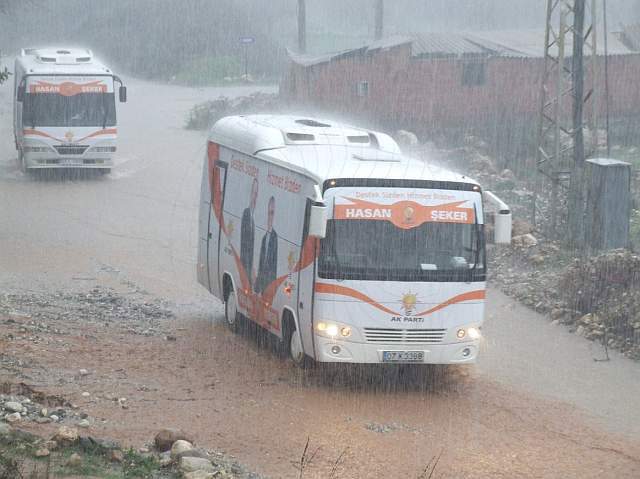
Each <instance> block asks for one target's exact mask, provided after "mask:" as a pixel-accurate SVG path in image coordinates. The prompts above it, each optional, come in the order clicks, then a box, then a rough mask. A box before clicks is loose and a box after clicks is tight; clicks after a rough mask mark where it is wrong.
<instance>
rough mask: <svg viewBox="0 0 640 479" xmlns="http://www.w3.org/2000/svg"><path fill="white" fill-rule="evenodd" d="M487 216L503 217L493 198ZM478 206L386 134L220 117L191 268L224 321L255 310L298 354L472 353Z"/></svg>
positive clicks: (465, 184)
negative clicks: (493, 211)
mask: <svg viewBox="0 0 640 479" xmlns="http://www.w3.org/2000/svg"><path fill="white" fill-rule="evenodd" d="M492 198H495V197H492ZM498 214H501V215H502V217H503V218H501V221H500V222H496V225H497V227H498V228H500V229H503V228H504V227H505V226H506V225H508V228H510V213H509V211H508V209H507V207H506V205H504V204H501V206H500V211H499V212H498ZM484 216H485V215H484V213H483V195H482V191H481V188H480V186H479V185H478V184H477V183H476V182H475V181H473V180H472V179H470V178H467V177H465V176H463V175H460V174H456V173H453V172H450V171H446V170H442V169H439V168H436V167H434V166H431V165H429V164H428V163H426V162H424V161H419V160H414V159H410V158H408V157H405V156H403V155H402V153H401V151H400V149H399V148H398V146H397V144H396V143H395V141H394V140H393V139H392V138H391V137H390V136H388V135H386V134H383V133H379V132H375V131H367V130H363V129H359V128H354V127H350V126H345V125H341V124H336V123H334V122H329V121H319V120H315V119H309V118H300V117H295V116H267V115H255V116H235V117H227V118H223V119H221V120H219V121H218V122H217V123H216V124H215V125H214V126H213V128H212V130H211V132H210V135H209V138H208V141H207V153H206V158H205V162H204V170H203V176H202V190H201V203H200V219H199V222H200V223H199V226H200V229H199V231H200V233H199V248H198V280H199V282H200V283H201V284H202V285H204V287H206V288H207V289H208V290H209V291H210V292H211V293H213V294H214V295H215V296H217V297H218V298H220V299H221V300H222V301H224V304H225V320H226V322H227V324H228V325H229V326H230V327H231V329H232V330H237V328H238V324H239V322H241V321H246V320H249V321H254V322H256V323H257V324H258V325H260V326H261V327H263V328H265V329H266V330H268V331H269V332H271V333H273V334H274V335H276V336H277V337H278V338H280V340H281V344H282V345H283V347H284V348H285V349H286V350H287V351H288V352H289V354H290V356H291V358H292V359H293V361H294V362H296V363H298V364H304V363H307V362H310V361H311V360H315V361H319V362H347V363H439V364H454V363H472V362H474V361H475V360H476V357H477V354H478V347H479V344H480V341H481V326H482V322H483V317H484V303H485V278H486V274H487V266H486V259H485V232H484V229H485V228H484V223H485V222H484ZM505 218H506V219H507V221H504V220H505ZM504 236H505V235H504V232H503V231H500V232H498V234H496V237H504ZM507 236H509V240H510V234H509V235H507Z"/></svg>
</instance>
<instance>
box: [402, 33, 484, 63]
mask: <svg viewBox="0 0 640 479" xmlns="http://www.w3.org/2000/svg"><path fill="white" fill-rule="evenodd" d="M491 53H492V52H491V51H489V50H487V49H486V48H483V47H481V46H479V45H476V44H474V43H472V42H470V41H469V40H468V39H466V38H465V37H464V36H463V35H460V34H456V33H423V34H421V35H415V36H414V41H413V43H412V45H411V54H412V55H413V56H415V57H426V56H428V57H451V56H467V55H468V56H482V55H484V56H486V55H489V54H491Z"/></svg>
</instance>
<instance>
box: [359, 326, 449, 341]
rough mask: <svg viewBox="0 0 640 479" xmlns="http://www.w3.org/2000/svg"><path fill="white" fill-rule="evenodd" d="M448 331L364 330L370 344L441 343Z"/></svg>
mask: <svg viewBox="0 0 640 479" xmlns="http://www.w3.org/2000/svg"><path fill="white" fill-rule="evenodd" d="M446 332H447V330H446V329H388V328H364V337H365V339H366V340H367V342H368V343H416V344H426V343H440V342H442V340H443V339H444V335H445V334H446Z"/></svg>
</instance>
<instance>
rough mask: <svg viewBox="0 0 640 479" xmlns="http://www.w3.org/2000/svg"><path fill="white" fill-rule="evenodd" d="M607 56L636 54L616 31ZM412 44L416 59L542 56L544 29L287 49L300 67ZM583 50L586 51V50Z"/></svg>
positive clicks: (601, 49) (601, 50)
mask: <svg viewBox="0 0 640 479" xmlns="http://www.w3.org/2000/svg"><path fill="white" fill-rule="evenodd" d="M598 33H599V36H598V37H597V40H598V41H597V51H598V55H603V54H604V41H603V36H602V35H603V34H602V33H601V32H598ZM607 41H608V45H607V46H608V53H609V55H628V54H632V53H637V52H635V51H634V50H632V49H630V48H628V47H627V46H625V45H624V43H623V42H622V41H621V40H620V38H619V37H618V35H617V34H616V33H609V35H608V36H607ZM407 43H411V55H412V56H413V57H418V58H429V57H430V58H441V57H470V56H485V57H489V56H494V57H495V56H499V57H525V58H541V57H542V56H543V55H544V31H542V30H497V31H496V30H494V31H479V32H466V33H440V32H433V33H423V34H419V35H411V36H392V37H388V38H385V39H383V40H378V41H375V42H372V43H369V44H367V45H364V46H362V47H359V48H353V49H350V50H344V51H341V52H337V53H329V54H324V55H296V54H294V53H292V52H289V57H290V58H291V60H292V61H293V62H295V63H297V64H299V65H302V66H305V67H307V66H312V65H318V64H321V63H326V62H329V61H332V60H336V59H339V58H344V57H348V56H355V55H359V54H366V53H367V52H372V51H375V50H380V49H385V48H392V47H397V46H400V45H404V44H407ZM572 44H573V42H572V38H571V37H570V36H569V38H567V41H566V44H565V52H566V55H567V56H571V50H572ZM585 53H586V51H585Z"/></svg>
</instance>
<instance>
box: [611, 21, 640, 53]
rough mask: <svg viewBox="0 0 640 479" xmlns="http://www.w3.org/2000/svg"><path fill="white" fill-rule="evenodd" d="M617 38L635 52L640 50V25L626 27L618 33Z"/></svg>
mask: <svg viewBox="0 0 640 479" xmlns="http://www.w3.org/2000/svg"><path fill="white" fill-rule="evenodd" d="M615 34H616V37H617V38H619V39H620V40H621V41H623V42H624V43H625V45H627V46H628V47H629V48H631V49H633V50H640V24H638V23H636V24H634V25H625V26H624V27H622V31H621V32H616V33H615Z"/></svg>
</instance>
